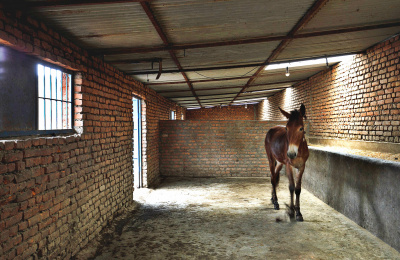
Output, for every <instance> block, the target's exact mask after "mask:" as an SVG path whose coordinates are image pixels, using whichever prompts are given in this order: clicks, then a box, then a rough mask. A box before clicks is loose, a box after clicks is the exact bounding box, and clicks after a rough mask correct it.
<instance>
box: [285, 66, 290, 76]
mask: <svg viewBox="0 0 400 260" xmlns="http://www.w3.org/2000/svg"><path fill="white" fill-rule="evenodd" d="M285 75H286V77H289V76H290V72H289V66H288V67H286V73H285Z"/></svg>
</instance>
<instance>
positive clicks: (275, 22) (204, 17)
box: [152, 0, 314, 43]
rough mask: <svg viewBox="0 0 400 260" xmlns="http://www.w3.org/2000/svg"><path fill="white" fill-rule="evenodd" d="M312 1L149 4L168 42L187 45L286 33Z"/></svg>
mask: <svg viewBox="0 0 400 260" xmlns="http://www.w3.org/2000/svg"><path fill="white" fill-rule="evenodd" d="M313 2H314V1H313V0H303V1H300V2H299V1H296V3H295V4H293V0H280V1H274V0H254V1H243V0H228V1H204V0H189V1H182V0H160V1H155V2H154V3H152V5H153V6H154V12H155V15H156V16H157V17H159V21H160V23H161V25H162V26H163V28H164V30H165V32H166V34H167V36H168V37H170V39H171V41H172V42H179V43H189V42H205V41H217V40H221V39H238V38H249V37H258V36H261V35H262V36H265V35H273V34H286V33H287V32H289V31H290V30H291V29H292V27H293V24H294V23H296V22H297V21H298V19H299V17H301V16H302V15H303V14H304V13H305V12H306V10H307V9H308V8H309V7H310V6H311V5H312V4H313ZM282 7H284V8H282Z"/></svg>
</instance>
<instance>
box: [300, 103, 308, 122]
mask: <svg viewBox="0 0 400 260" xmlns="http://www.w3.org/2000/svg"><path fill="white" fill-rule="evenodd" d="M300 114H301V116H302V117H304V118H305V119H307V116H306V107H305V106H304V104H301V106H300Z"/></svg>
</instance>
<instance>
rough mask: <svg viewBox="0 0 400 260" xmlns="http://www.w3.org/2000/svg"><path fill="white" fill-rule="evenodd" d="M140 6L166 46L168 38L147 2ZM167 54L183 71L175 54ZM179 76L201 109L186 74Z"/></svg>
mask: <svg viewBox="0 0 400 260" xmlns="http://www.w3.org/2000/svg"><path fill="white" fill-rule="evenodd" d="M140 4H141V5H142V7H143V10H144V11H145V13H146V15H147V17H148V18H149V19H150V21H151V23H152V24H153V26H154V28H155V29H156V31H157V33H158V35H159V36H160V38H161V39H162V41H163V43H164V45H165V46H168V45H169V42H168V38H167V36H166V35H165V33H164V32H163V30H162V28H161V26H160V24H159V23H158V22H157V19H156V18H155V16H154V13H153V11H152V10H151V8H150V4H149V3H148V2H140ZM168 52H169V54H170V56H171V58H172V60H173V61H174V62H175V64H176V66H177V67H178V69H179V70H183V68H182V66H181V64H180V62H179V60H178V58H177V57H176V55H175V52H174V51H173V50H169V51H168ZM181 74H182V76H183V78H184V79H185V82H186V83H187V85H188V86H189V89H190V90H191V91H192V94H193V96H194V97H195V98H196V100H197V102H198V103H199V106H200V107H202V105H201V102H200V99H199V98H198V97H197V95H196V92H195V91H194V88H193V85H192V83H191V82H190V80H189V78H188V77H187V75H186V73H185V72H181Z"/></svg>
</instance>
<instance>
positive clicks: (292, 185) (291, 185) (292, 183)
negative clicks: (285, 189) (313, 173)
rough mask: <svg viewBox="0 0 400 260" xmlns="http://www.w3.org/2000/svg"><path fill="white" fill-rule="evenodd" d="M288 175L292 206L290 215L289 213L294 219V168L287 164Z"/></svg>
mask: <svg viewBox="0 0 400 260" xmlns="http://www.w3.org/2000/svg"><path fill="white" fill-rule="evenodd" d="M286 175H287V177H288V179H289V191H290V206H289V211H288V213H289V216H290V217H291V218H293V217H294V205H293V204H294V203H293V193H294V188H295V186H294V180H293V168H292V166H291V165H290V164H289V163H287V164H286Z"/></svg>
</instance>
